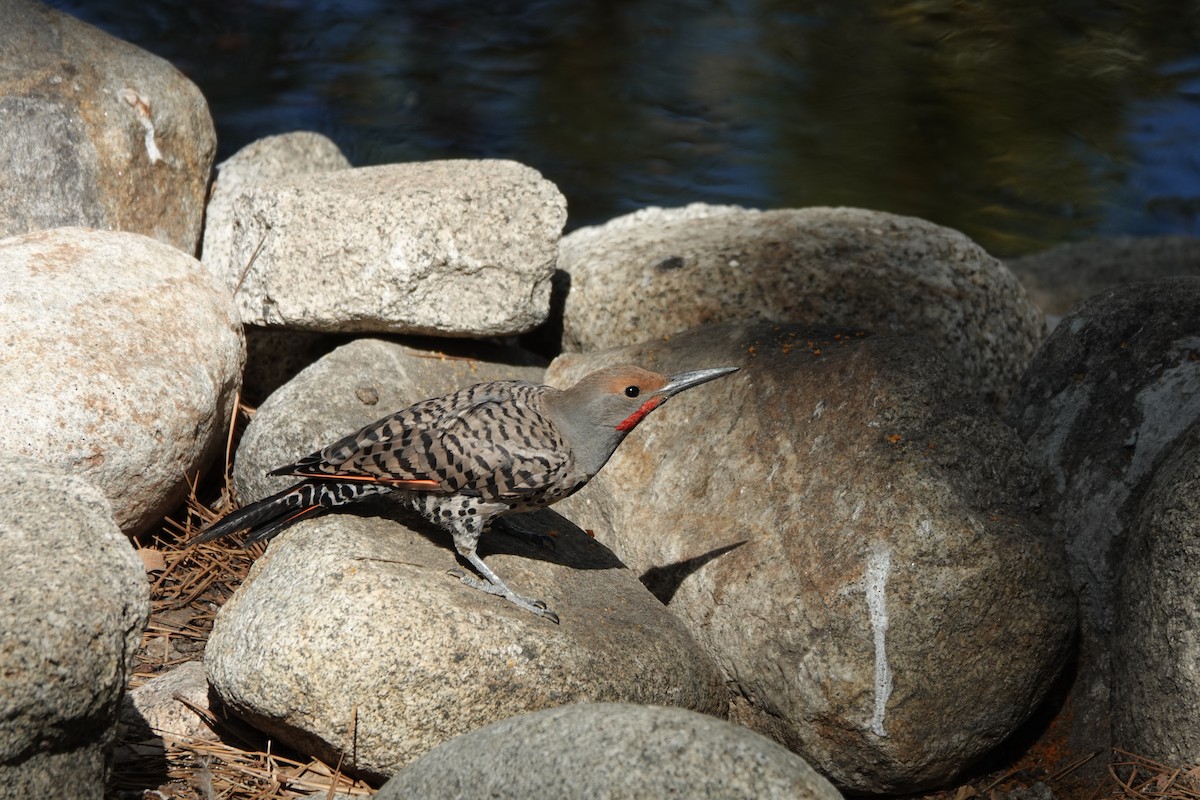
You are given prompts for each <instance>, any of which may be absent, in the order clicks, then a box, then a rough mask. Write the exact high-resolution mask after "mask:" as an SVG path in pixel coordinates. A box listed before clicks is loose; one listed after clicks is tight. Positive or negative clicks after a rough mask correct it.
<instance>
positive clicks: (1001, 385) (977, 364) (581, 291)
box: [558, 205, 1045, 404]
mask: <svg viewBox="0 0 1200 800" xmlns="http://www.w3.org/2000/svg"><path fill="white" fill-rule="evenodd" d="M558 266H559V269H561V270H564V271H565V272H566V273H568V275H569V284H570V287H569V292H568V294H567V297H566V307H565V310H564V319H563V329H564V336H563V345H564V348H565V349H567V350H594V349H603V348H608V347H617V346H620V345H628V344H634V343H637V342H641V341H647V340H650V339H655V338H660V337H663V336H667V335H669V334H672V333H674V332H675V331H679V330H683V329H685V328H690V327H692V326H694V325H698V324H701V323H706V322H717V321H721V320H735V319H747V318H758V319H765V320H771V321H781V322H800V323H806V324H810V325H846V326H861V327H864V328H866V329H867V330H871V331H874V332H876V333H885V332H893V333H894V332H913V333H923V334H926V335H927V336H928V337H929V338H930V339H931V340H932V342H933V344H934V346H935V347H936V348H937V350H938V351H939V352H940V353H941V354H943V355H945V356H947V357H949V358H950V359H951V360H952V362H955V363H958V364H961V368H962V370H963V371H964V372H965V374H966V377H967V382H968V384H969V386H970V387H971V388H972V389H973V390H974V391H975V392H976V393H978V394H979V395H980V396H982V397H985V398H987V399H988V400H990V401H992V402H994V403H997V404H1003V402H1004V401H1005V400H1006V399H1007V398H1008V396H1009V394H1011V392H1012V390H1013V388H1014V387H1015V385H1016V383H1017V380H1018V379H1019V378H1020V376H1021V373H1022V371H1024V369H1025V365H1026V364H1027V363H1028V361H1029V358H1030V357H1031V356H1032V355H1033V351H1034V349H1035V348H1036V347H1037V344H1038V342H1039V341H1040V340H1041V338H1042V336H1043V335H1044V330H1045V322H1044V320H1043V318H1042V314H1041V312H1039V310H1038V309H1037V307H1036V306H1035V305H1033V303H1032V302H1030V300H1029V298H1028V296H1027V295H1026V293H1025V290H1024V289H1023V288H1022V286H1021V284H1020V283H1019V282H1018V281H1017V279H1016V278H1015V277H1014V276H1013V275H1012V273H1010V272H1009V271H1008V269H1007V268H1005V266H1004V265H1003V264H1001V263H1000V262H999V261H997V260H996V259H995V258H992V257H991V256H990V255H988V254H987V253H986V252H984V250H983V249H982V248H981V247H979V245H977V244H975V243H974V242H972V241H971V240H970V239H968V238H967V237H966V236H964V235H963V234H961V233H959V232H958V231H954V230H951V229H949V228H943V227H940V226H938V225H934V224H933V223H930V222H925V221H924V220H920V219H915V218H912V217H900V216H896V215H894V214H885V213H882V212H878V211H866V210H862V209H854V208H806V209H800V210H794V209H789V210H779V211H752V210H746V209H742V208H737V207H730V206H719V207H712V206H703V205H694V206H689V207H687V208H685V209H658V208H651V209H644V210H642V211H638V212H635V213H633V214H629V215H627V216H624V217H620V218H618V219H615V220H613V221H611V222H609V223H607V224H606V225H602V226H599V227H594V228H581V229H580V230H577V231H573V232H572V233H571V234H569V235H568V236H566V237H564V238H563V241H562V246H561V255H560V257H559V264H558Z"/></svg>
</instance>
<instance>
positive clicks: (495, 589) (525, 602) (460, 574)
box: [447, 567, 559, 625]
mask: <svg viewBox="0 0 1200 800" xmlns="http://www.w3.org/2000/svg"><path fill="white" fill-rule="evenodd" d="M447 572H448V573H449V574H451V575H453V576H454V577H456V578H458V580H459V581H461V582H462V583H464V584H466V585H467V586H470V587H471V588H473V589H478V590H479V591H481V592H486V593H487V594H490V595H494V596H496V597H503V598H504V599H505V600H507V601H509V602H510V603H512V604H513V605H515V606H517V607H519V608H523V609H525V610H526V611H528V612H530V613H532V614H536V615H537V616H539V617H542V618H543V619H548V620H550V621H551V622H553V623H554V624H555V625H557V624H559V620H558V614H555V613H554V612H553V611H551V610H550V609H549V608H547V607H546V604H545V602H543V601H541V600H536V599H534V598H531V597H525V596H524V595H519V594H517V593H516V592H514V591H513V590H512V589H509V588H508V587H507V586H503V585H501V586H497V585H495V584H493V583H489V582H488V581H484V580H480V579H479V578H476V577H475V576H474V575H471V574H470V573H468V572H467V571H466V570H464V569H462V568H460V567H453V568H452V569H449V570H447Z"/></svg>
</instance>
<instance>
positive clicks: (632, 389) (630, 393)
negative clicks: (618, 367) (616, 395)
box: [625, 386, 642, 397]
mask: <svg viewBox="0 0 1200 800" xmlns="http://www.w3.org/2000/svg"><path fill="white" fill-rule="evenodd" d="M641 393H642V390H641V389H639V388H638V387H636V386H626V387H625V396H626V397H637V396H638V395H639V394H641Z"/></svg>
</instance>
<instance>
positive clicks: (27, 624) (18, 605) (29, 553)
mask: <svg viewBox="0 0 1200 800" xmlns="http://www.w3.org/2000/svg"><path fill="white" fill-rule="evenodd" d="M162 246H163V247H166V245H162ZM0 486H3V487H4V489H3V491H0V674H2V675H3V683H2V685H3V690H2V691H0V720H3V724H0V778H2V779H3V786H4V794H5V795H6V796H9V797H79V798H95V800H99V799H100V798H101V797H103V796H104V781H105V777H106V771H107V764H108V760H109V756H110V754H109V749H110V745H111V744H112V739H113V734H114V732H115V729H116V724H117V713H118V709H119V705H120V701H121V695H122V693H123V692H124V691H125V683H126V681H127V680H128V678H129V674H130V670H131V669H132V668H133V655H134V652H135V651H136V649H137V646H138V644H139V642H140V641H141V638H142V631H143V630H144V629H145V626H146V619H147V618H148V617H149V614H150V589H149V586H148V584H147V583H146V574H145V570H144V568H143V566H142V562H141V559H139V558H138V557H137V555H136V554H135V553H134V551H133V548H132V547H131V546H130V543H129V540H128V538H126V536H125V535H124V534H123V533H121V531H120V529H118V528H117V526H116V524H115V523H114V522H113V519H112V508H111V507H110V506H109V504H108V501H107V500H106V499H105V498H104V496H103V495H102V494H101V493H100V491H99V490H98V489H97V488H96V487H94V486H92V485H91V484H90V483H88V482H87V481H86V480H84V479H83V478H81V477H79V476H77V475H70V474H67V473H66V472H63V471H62V470H59V469H56V468H53V467H48V466H46V465H44V464H38V463H36V462H33V461H29V460H27V459H23V458H14V457H12V456H10V455H3V456H0Z"/></svg>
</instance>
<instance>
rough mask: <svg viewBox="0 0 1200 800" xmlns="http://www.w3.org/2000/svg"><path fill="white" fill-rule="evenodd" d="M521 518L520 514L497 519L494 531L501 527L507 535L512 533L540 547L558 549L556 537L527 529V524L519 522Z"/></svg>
mask: <svg viewBox="0 0 1200 800" xmlns="http://www.w3.org/2000/svg"><path fill="white" fill-rule="evenodd" d="M520 516H521V515H520V514H510V515H509V516H507V517H497V518H496V519H495V520H494V521H493V522H492V529H493V530H495V528H496V526H497V525H500V526H502V527H503V528H504V531H505V532H506V533H510V534H512V535H514V536H518V537H520V538H522V539H527V540H528V541H531V542H533V543H534V544H535V545H537V546H538V547H547V548H549V549H551V550H557V549H558V548H557V546H556V545H555V543H554V537H553V536H552V535H550V534H548V533H542V532H541V531H535V530H534V529H533V528H530V527H527V526H526V525H525V523H523V522H519V521H518V519H519V517H520Z"/></svg>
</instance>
